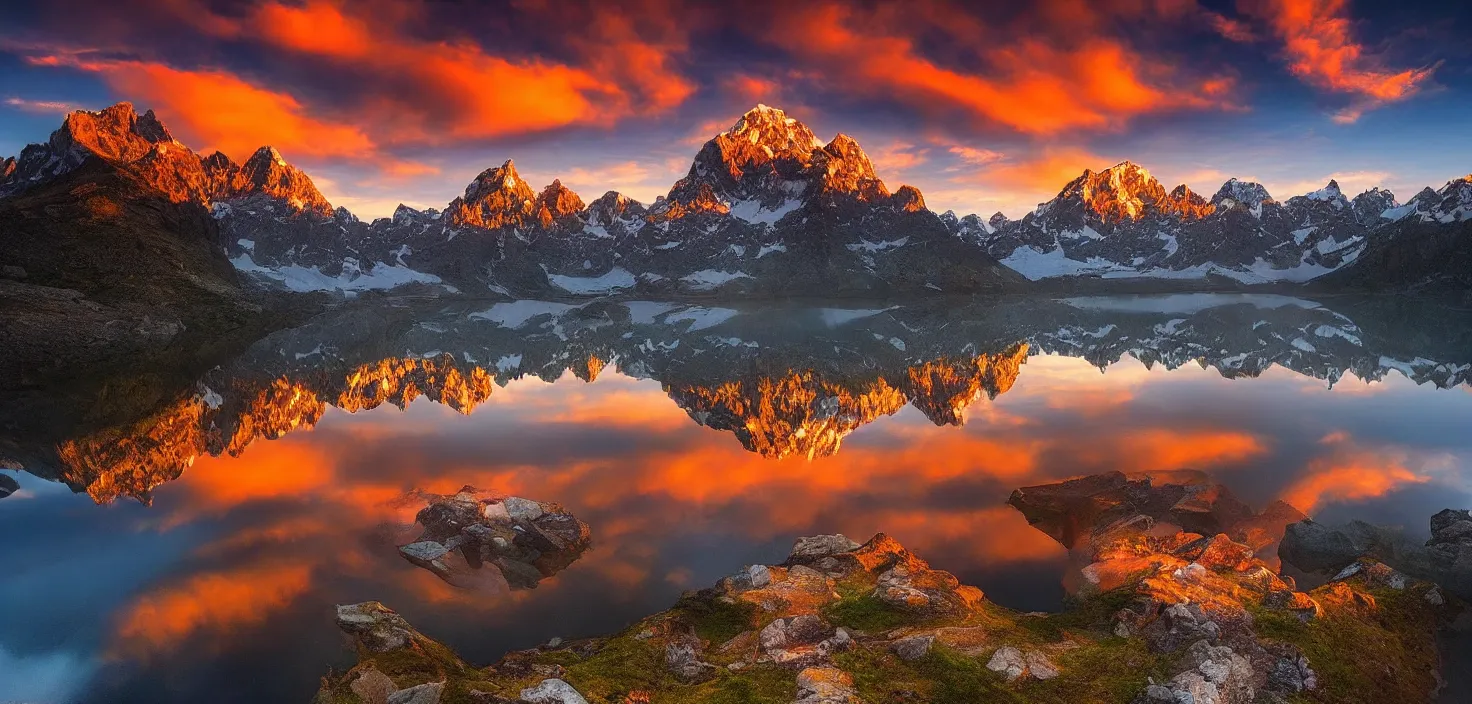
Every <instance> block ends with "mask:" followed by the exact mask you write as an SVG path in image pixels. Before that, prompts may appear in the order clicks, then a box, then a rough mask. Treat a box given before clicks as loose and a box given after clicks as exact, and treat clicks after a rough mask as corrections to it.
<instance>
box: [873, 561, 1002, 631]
mask: <svg viewBox="0 0 1472 704" xmlns="http://www.w3.org/2000/svg"><path fill="white" fill-rule="evenodd" d="M922 564H923V563H922ZM873 596H874V598H876V599H878V600H879V601H882V602H884V603H885V604H888V605H890V606H893V607H896V608H899V609H903V610H905V611H909V612H911V613H914V614H918V615H920V616H923V617H926V618H942V617H954V616H961V615H964V614H966V613H968V612H969V611H970V610H972V609H973V608H975V607H976V606H977V604H979V603H981V602H982V600H983V595H982V593H981V590H980V589H977V588H976V587H972V586H965V585H962V584H961V583H960V581H959V580H957V579H956V577H955V576H954V575H952V574H951V573H949V572H944V571H941V570H932V569H928V568H924V569H921V570H919V571H918V572H913V571H911V570H910V569H909V568H908V567H906V566H905V565H896V566H895V567H893V568H891V569H889V570H888V571H886V572H884V573H883V574H881V575H879V580H878V584H877V585H876V586H875V587H874V592H873Z"/></svg>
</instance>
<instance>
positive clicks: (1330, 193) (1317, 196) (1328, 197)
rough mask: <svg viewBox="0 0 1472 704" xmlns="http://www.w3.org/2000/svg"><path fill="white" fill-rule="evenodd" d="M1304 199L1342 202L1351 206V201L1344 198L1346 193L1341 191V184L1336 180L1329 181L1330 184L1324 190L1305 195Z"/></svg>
mask: <svg viewBox="0 0 1472 704" xmlns="http://www.w3.org/2000/svg"><path fill="white" fill-rule="evenodd" d="M1304 197H1305V198H1308V199H1309V200H1318V201H1326V202H1342V203H1343V204H1344V205H1348V204H1349V199H1348V198H1345V197H1344V191H1341V190H1339V182H1338V181H1336V180H1334V179H1329V183H1328V184H1327V185H1325V186H1324V187H1323V188H1320V189H1319V190H1317V191H1314V192H1313V193H1307V194H1304Z"/></svg>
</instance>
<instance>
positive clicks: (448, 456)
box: [0, 297, 1472, 702]
mask: <svg viewBox="0 0 1472 704" xmlns="http://www.w3.org/2000/svg"><path fill="white" fill-rule="evenodd" d="M1008 305H1011V306H1012V307H1011V308H1008ZM1356 305H1357V304H1356ZM1342 310H1345V304H1336V303H1329V304H1320V303H1317V302H1311V301H1302V300H1300V299H1281V298H1280V297H1273V298H1266V299H1244V298H1241V297H1216V298H1211V297H1208V298H1207V299H1201V298H1195V299H1193V298H1190V297H1185V298H1182V297H1164V298H1161V297H1148V298H1129V299H1073V300H1071V301H1068V302H1065V303H1063V304H1058V303H1056V302H1049V303H1048V304H1046V305H1043V304H1038V305H1034V304H1027V305H1025V306H1022V307H1021V308H1018V307H1016V306H1015V305H1013V304H1007V305H1001V306H999V305H994V304H986V305H983V306H980V307H978V308H975V309H964V308H963V309H960V310H958V309H957V308H956V307H947V308H943V309H925V310H918V311H917V310H912V309H909V308H905V307H903V306H900V307H896V306H882V305H876V306H870V307H863V308H858V307H854V306H853V305H852V304H848V305H847V307H811V306H790V307H785V308H782V309H780V310H774V309H765V308H742V309H736V308H717V307H712V306H693V305H692V306H679V305H673V304H663V303H630V304H611V306H610V307H609V308H606V309H604V308H598V307H590V306H582V307H577V306H572V305H568V304H556V303H537V302H518V303H499V304H494V305H489V304H482V305H479V306H472V307H470V308H465V309H461V308H435V309H433V310H425V309H423V308H421V307H417V306H414V305H408V306H399V307H397V308H394V309H393V310H391V311H389V310H372V309H369V310H366V311H365V310H356V311H353V312H351V313H350V314H348V313H345V314H343V315H339V316H337V317H335V318H329V319H327V320H324V321H316V322H314V323H313V324H309V325H307V326H304V327H303V328H302V329H300V330H296V331H289V332H288V333H286V334H282V335H278V336H276V337H273V338H272V339H268V340H265V341H262V343H260V344H258V345H257V346H256V347H255V348H253V349H252V350H250V351H249V352H247V353H246V354H244V355H242V356H241V358H240V359H239V360H237V361H236V362H235V363H233V364H231V365H226V366H225V367H224V368H222V369H217V370H215V371H214V372H212V373H211V374H210V375H207V377H206V378H205V379H203V380H201V382H200V386H199V391H198V393H196V394H194V395H192V396H190V397H189V398H188V399H187V400H186V401H182V402H180V403H179V404H175V405H174V406H170V407H169V408H167V409H166V411H165V413H164V414H163V416H167V417H159V418H154V419H152V420H151V421H150V422H149V423H145V424H144V425H143V426H138V427H132V428H131V429H127V430H124V431H121V432H113V433H111V434H107V433H103V434H95V433H94V434H92V435H88V436H84V437H78V438H75V439H74V442H73V444H71V445H70V446H68V447H65V448H63V450H62V451H61V452H60V457H61V460H60V462H59V464H58V466H56V467H53V468H51V469H50V470H49V474H48V472H46V471H38V473H39V474H44V475H48V476H52V478H64V479H68V480H69V481H70V482H71V483H72V484H73V485H74V486H76V487H77V488H78V489H84V490H86V492H90V494H89V493H85V492H84V493H74V492H73V490H72V489H71V488H69V487H68V486H67V484H64V483H59V482H56V481H48V480H46V479H43V478H40V477H38V476H34V475H32V474H29V473H26V472H10V474H12V476H15V477H16V478H17V480H18V481H19V483H20V485H21V490H20V491H19V492H17V493H16V494H15V495H13V496H11V497H9V498H7V499H5V500H4V501H3V502H0V533H3V535H5V536H7V537H6V539H5V540H4V541H3V543H0V564H3V565H4V566H5V568H4V570H3V571H0V604H3V605H4V606H3V612H4V614H5V616H4V618H3V619H0V701H9V700H16V701H88V702H93V701H96V702H201V701H211V702H263V701H272V702H274V701H283V702H284V701H307V700H309V699H310V697H311V695H312V693H313V692H314V691H315V688H316V683H317V680H318V678H319V677H320V676H321V675H323V674H324V673H325V672H326V670H327V668H328V667H329V666H336V667H339V668H342V667H345V666H348V665H351V663H352V662H353V657H352V654H351V653H350V652H349V650H348V649H347V647H346V644H345V641H344V639H343V638H342V637H341V636H340V635H339V634H338V633H337V631H336V629H335V628H334V626H333V623H332V614H333V610H332V606H333V605H334V604H339V603H351V602H357V601H364V600H369V599H375V600H379V601H382V602H384V603H385V604H387V605H389V606H391V607H393V608H395V609H397V610H399V611H400V612H401V613H403V614H404V615H405V616H406V617H407V618H408V619H409V620H410V622H411V623H413V624H415V625H416V626H417V627H418V628H419V629H420V630H422V631H424V632H425V633H427V634H428V635H430V636H431V637H434V638H437V639H440V640H442V641H443V642H445V643H447V644H449V645H450V646H452V647H454V648H456V649H457V650H459V651H460V652H461V653H462V654H463V655H464V656H465V657H466V658H467V659H469V660H471V661H473V662H481V663H484V662H489V661H492V660H494V659H495V658H497V657H498V656H499V655H500V654H502V653H504V652H505V651H507V650H509V649H517V648H525V647H529V646H532V645H535V644H537V643H540V642H544V641H546V640H547V639H549V638H551V637H554V636H562V637H579V636H590V635H597V634H603V633H608V632H611V631H615V630H617V629H619V628H621V627H623V626H624V625H626V624H628V623H630V622H632V621H633V620H635V619H637V618H638V617H640V616H643V615H646V614H648V613H651V612H654V611H659V610H662V609H664V608H667V607H668V606H669V605H670V604H672V603H673V602H674V600H675V599H676V598H677V597H678V595H679V594H680V593H681V592H682V591H684V590H687V589H694V588H700V587H703V586H707V585H709V584H711V583H712V582H714V581H715V580H717V579H718V578H720V577H721V576H723V575H726V574H729V573H731V572H733V571H734V570H736V569H737V568H739V567H741V566H742V565H745V564H750V563H758V562H760V563H773V562H777V561H780V560H781V559H782V558H783V557H784V556H785V555H786V553H787V549H788V548H789V547H790V546H791V544H792V541H793V540H794V539H795V538H796V537H798V536H803V535H812V534H819V533H835V532H841V533H845V534H847V535H849V536H851V537H854V538H856V539H859V540H863V539H865V538H867V537H868V536H870V535H872V534H873V533H875V532H879V531H883V532H886V533H889V534H891V535H893V536H895V537H896V538H898V539H899V540H900V541H901V542H902V543H904V544H905V545H906V546H908V547H910V548H911V549H912V550H914V551H916V552H917V553H919V554H920V555H922V556H924V557H925V558H926V559H928V560H929V561H930V562H931V563H932V564H934V565H936V566H937V567H940V568H944V569H947V570H950V571H953V572H955V573H956V574H957V575H958V576H959V577H960V578H961V579H962V581H963V582H966V583H970V584H975V585H977V586H979V587H981V588H982V589H983V590H984V591H985V592H986V593H987V596H988V597H989V598H990V599H992V600H994V601H996V602H999V603H1001V604H1003V605H1006V606H1009V607H1013V608H1018V609H1025V610H1048V609H1057V608H1059V607H1060V606H1061V604H1062V601H1063V598H1064V595H1065V592H1064V587H1063V583H1064V579H1063V576H1064V573H1065V571H1066V562H1067V561H1066V555H1065V553H1064V551H1063V549H1062V548H1060V547H1059V546H1058V545H1057V544H1056V543H1054V542H1053V541H1052V540H1051V539H1049V538H1048V537H1047V536H1045V535H1043V534H1042V533H1040V532H1038V531H1036V530H1034V529H1032V528H1030V527H1029V526H1028V525H1027V522H1026V521H1025V520H1024V519H1023V518H1022V516H1021V515H1020V514H1018V513H1017V512H1016V511H1014V510H1013V509H1011V508H1009V507H1008V506H1007V505H1006V504H1005V501H1006V499H1007V496H1008V495H1009V494H1010V492H1011V491H1012V490H1013V489H1015V488H1017V487H1020V486H1025V485H1032V484H1039V483H1045V482H1050V481H1056V480H1061V479H1065V478H1069V477H1075V476H1079V475H1084V474H1091V473H1096V472H1102V471H1110V470H1122V471H1156V470H1169V469H1179V468H1195V469H1200V470H1204V471H1206V472H1208V473H1210V474H1211V475H1212V477H1213V478H1215V479H1216V480H1217V481H1219V482H1222V483H1224V484H1225V485H1226V486H1228V487H1229V488H1230V489H1231V490H1232V491H1233V492H1234V493H1236V494H1237V495H1238V496H1240V497H1241V498H1243V499H1244V500H1246V501H1247V502H1248V503H1250V504H1253V505H1256V506H1262V505H1263V504H1265V503H1266V502H1268V501H1271V500H1273V499H1278V498H1281V499H1284V500H1286V501H1288V502H1289V503H1291V504H1293V505H1294V506H1296V507H1298V508H1300V509H1301V510H1303V511H1305V512H1308V513H1309V514H1311V515H1313V516H1314V517H1315V518H1316V519H1319V520H1324V521H1330V522H1332V521H1338V520H1346V519H1349V518H1362V519H1365V520H1370V521H1372V522H1377V523H1388V524H1397V525H1404V526H1406V527H1407V528H1408V529H1409V531H1410V532H1411V533H1412V534H1413V535H1419V534H1424V533H1425V532H1426V530H1427V529H1426V522H1427V518H1428V517H1429V516H1430V515H1431V514H1432V513H1434V512H1435V511H1437V510H1439V509H1441V508H1445V507H1448V506H1458V507H1465V506H1468V505H1469V504H1472V473H1469V470H1472V432H1469V426H1472V392H1469V386H1468V385H1467V384H1466V383H1465V379H1466V375H1467V373H1468V369H1469V367H1468V366H1467V363H1468V362H1469V361H1472V359H1468V358H1469V357H1472V350H1468V349H1463V348H1461V347H1459V345H1458V344H1457V340H1458V339H1459V338H1457V337H1456V335H1454V334H1452V333H1450V332H1447V333H1439V334H1432V335H1430V336H1429V337H1425V338H1424V339H1420V340H1412V339H1407V338H1408V336H1407V334H1406V333H1405V332H1404V327H1403V326H1404V325H1407V324H1411V325H1415V324H1416V321H1417V320H1421V319H1440V320H1442V321H1446V322H1445V325H1446V326H1447V329H1451V328H1453V327H1455V326H1458V325H1461V324H1462V323H1465V322H1467V317H1466V316H1467V314H1466V313H1465V312H1462V311H1458V310H1455V309H1440V308H1430V309H1420V308H1418V309H1417V310H1416V311H1412V312H1410V313H1407V312H1406V311H1404V310H1399V311H1398V312H1395V313H1394V314H1392V315H1382V313H1381V312H1377V310H1378V309H1376V308H1374V307H1373V306H1372V307H1370V308H1365V307H1363V306H1360V307H1354V308H1353V312H1351V313H1348V314H1346V313H1343V312H1341V311H1342ZM1367 310H1368V311H1370V312H1369V313H1366V312H1365V311H1367ZM1377 316H1379V317H1377ZM1459 321H1460V322H1459ZM1397 326H1402V327H1397ZM1467 329H1472V325H1467V326H1466V327H1464V328H1460V330H1462V331H1463V332H1460V333H1457V334H1465V330H1467ZM1458 350H1460V353H1459V352H1458ZM1142 359H1143V360H1146V361H1148V362H1149V364H1148V365H1147V364H1146V362H1143V361H1141V360H1142ZM1410 377H1415V379H1414V380H1413V379H1412V378H1410ZM588 379H591V381H589V380H588ZM1331 381H1332V384H1331ZM1417 381H1420V383H1417ZM502 384H504V386H502ZM410 386H413V387H414V389H413V390H412V391H407V392H406V389H407V388H408V387H410ZM415 396H418V398H417V399H416V398H414V397H415ZM396 403H401V404H402V405H403V407H402V408H400V407H398V406H396V405H395V404H396ZM273 438H274V439H273ZM191 457H192V460H191V459H190V458H191ZM170 463H173V465H170ZM174 465H176V466H174ZM150 472H154V473H157V475H155V474H150ZM174 472H177V473H178V476H177V478H174V479H172V480H167V479H168V478H169V476H170V475H172V474H173V473H174ZM140 477H141V478H140ZM154 484H156V486H153V487H152V489H151V491H146V492H145V491H143V489H145V488H147V487H148V486H150V485H154ZM463 485H473V486H475V487H478V488H480V489H485V490H490V491H494V492H498V493H504V494H508V495H517V496H524V497H529V498H532V499H537V500H541V501H553V502H557V503H560V504H561V505H562V506H564V507H565V508H566V509H568V510H569V511H570V512H572V513H573V514H575V515H576V516H577V517H579V518H580V519H582V520H583V521H585V522H586V523H588V524H589V525H590V526H591V529H592V534H593V546H592V548H591V549H589V550H588V551H587V552H586V553H584V554H582V556H581V557H580V558H579V559H577V560H576V561H574V562H572V564H571V565H570V566H568V567H566V568H565V569H562V570H561V571H560V572H557V573H556V574H554V575H552V576H550V577H548V578H546V579H544V580H543V581H542V582H541V583H540V584H539V585H538V586H537V587H536V588H535V589H530V590H511V589H507V588H505V586H504V585H500V586H499V587H497V586H496V585H491V587H490V588H481V589H458V588H455V587H452V586H450V585H448V584H446V583H445V582H443V581H441V580H439V579H438V578H436V577H435V576H434V575H433V574H431V573H430V572H428V571H425V570H422V569H419V568H416V567H415V566H413V565H411V564H410V563H408V562H407V561H405V560H404V559H403V558H402V557H400V556H399V555H398V553H397V551H396V549H395V546H396V545H401V544H404V543H406V542H409V541H408V539H407V538H406V535H407V536H409V537H412V536H413V532H412V531H406V529H405V528H404V526H405V525H407V524H412V522H413V517H414V513H415V511H416V510H417V509H418V508H420V507H421V506H422V505H423V503H422V501H416V500H415V499H414V497H413V496H411V495H410V493H411V492H413V491H416V490H420V491H430V492H439V493H450V492H454V491H455V490H457V489H458V488H460V487H461V486H463ZM137 497H145V498H147V499H149V500H150V501H151V503H149V504H147V505H145V503H143V502H142V501H140V500H138V498H137Z"/></svg>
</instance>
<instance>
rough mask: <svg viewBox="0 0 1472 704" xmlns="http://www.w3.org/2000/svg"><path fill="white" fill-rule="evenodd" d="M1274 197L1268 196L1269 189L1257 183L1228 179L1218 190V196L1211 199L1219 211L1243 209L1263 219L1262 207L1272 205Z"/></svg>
mask: <svg viewBox="0 0 1472 704" xmlns="http://www.w3.org/2000/svg"><path fill="white" fill-rule="evenodd" d="M1271 202H1274V201H1273V197H1272V196H1271V195H1269V194H1268V189H1266V188H1264V187H1263V185H1262V184H1260V183H1257V182H1255V181H1239V180H1237V179H1235V178H1230V179H1227V182H1226V183H1223V184H1222V187H1221V188H1219V189H1217V192H1216V195H1214V196H1212V197H1211V204H1212V205H1213V206H1216V209H1217V210H1219V211H1226V210H1231V209H1232V208H1236V207H1239V206H1240V207H1243V208H1245V209H1247V210H1248V211H1249V212H1251V213H1252V214H1253V215H1254V216H1256V217H1259V218H1260V217H1262V206H1263V204H1265V203H1271Z"/></svg>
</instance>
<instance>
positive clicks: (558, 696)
mask: <svg viewBox="0 0 1472 704" xmlns="http://www.w3.org/2000/svg"><path fill="white" fill-rule="evenodd" d="M521 700H522V701H524V702H526V704H588V700H587V699H584V698H583V695H581V694H578V691H577V690H576V689H573V688H572V685H570V684H568V683H566V682H563V681H562V680H558V679H546V680H542V683H541V684H539V685H537V686H535V687H528V688H526V689H523V690H521Z"/></svg>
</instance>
